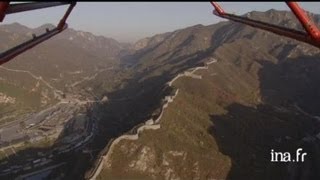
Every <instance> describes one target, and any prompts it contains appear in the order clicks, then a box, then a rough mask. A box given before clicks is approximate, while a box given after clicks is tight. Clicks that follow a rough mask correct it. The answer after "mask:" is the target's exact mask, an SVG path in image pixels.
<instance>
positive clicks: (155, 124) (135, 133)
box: [85, 58, 217, 180]
mask: <svg viewBox="0 0 320 180" xmlns="http://www.w3.org/2000/svg"><path fill="white" fill-rule="evenodd" d="M215 62H217V60H216V59H214V58H210V60H209V61H208V62H204V65H203V66H199V67H195V68H190V69H188V70H186V71H184V72H183V73H180V74H178V75H177V76H176V77H174V78H173V79H172V80H171V81H169V82H167V84H166V85H167V86H169V87H172V84H173V83H174V82H175V81H176V80H177V79H179V78H180V77H184V76H185V77H191V78H195V79H202V76H201V75H197V74H194V73H195V72H196V71H198V70H200V69H208V68H209V67H208V66H209V65H210V64H212V63H215ZM178 93H179V89H177V90H176V91H175V93H174V94H173V95H171V96H165V98H164V101H165V103H164V104H163V105H162V108H161V112H160V114H159V115H158V117H157V118H156V119H153V118H151V119H149V120H147V121H146V122H145V123H141V124H138V125H137V126H135V127H134V128H132V129H131V130H130V131H129V132H128V133H126V134H124V135H122V136H120V137H118V138H116V139H111V140H110V141H109V143H108V144H107V146H106V147H105V148H104V149H103V150H102V151H101V152H100V155H99V158H98V159H97V160H96V162H95V163H94V165H93V168H91V169H90V171H88V173H86V175H85V179H89V180H95V179H96V178H97V177H98V175H99V174H100V172H101V170H102V168H103V165H104V164H105V163H107V164H108V162H109V161H110V156H111V154H112V152H113V149H114V147H115V145H116V144H118V143H119V142H120V141H121V140H123V139H126V140H137V139H138V138H139V134H140V133H141V132H143V131H144V130H147V129H153V130H156V129H159V128H160V120H161V118H162V116H163V113H164V110H165V109H166V108H167V107H168V105H169V103H171V102H173V100H174V99H175V98H176V96H177V95H178Z"/></svg>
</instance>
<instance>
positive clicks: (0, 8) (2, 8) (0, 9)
mask: <svg viewBox="0 0 320 180" xmlns="http://www.w3.org/2000/svg"><path fill="white" fill-rule="evenodd" d="M9 4H10V1H2V2H0V22H2V21H3V19H4V17H5V16H6V12H7V10H8V7H9Z"/></svg>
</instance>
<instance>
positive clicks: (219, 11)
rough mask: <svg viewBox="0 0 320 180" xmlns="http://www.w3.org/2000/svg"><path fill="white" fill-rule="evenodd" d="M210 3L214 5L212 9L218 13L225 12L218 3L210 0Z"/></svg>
mask: <svg viewBox="0 0 320 180" xmlns="http://www.w3.org/2000/svg"><path fill="white" fill-rule="evenodd" d="M211 4H212V6H213V7H214V9H215V10H216V11H217V12H218V14H219V15H223V14H225V12H224V10H223V9H222V8H221V7H220V6H219V4H218V3H216V2H212V1H211Z"/></svg>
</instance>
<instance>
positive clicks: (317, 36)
mask: <svg viewBox="0 0 320 180" xmlns="http://www.w3.org/2000/svg"><path fill="white" fill-rule="evenodd" d="M211 4H212V6H213V7H214V8H215V10H214V11H213V13H214V14H215V15H217V16H219V17H222V18H226V19H230V20H232V21H236V22H240V23H243V24H246V25H249V26H252V27H256V28H259V29H263V30H266V31H270V32H272V33H275V34H278V35H281V36H286V37H289V38H292V39H296V40H298V41H302V42H305V43H308V44H311V45H313V46H315V47H318V48H320V32H319V30H318V28H317V27H316V26H315V25H314V24H312V21H311V20H309V18H308V17H307V15H306V14H305V12H304V11H303V10H302V9H301V8H300V7H299V6H298V5H297V3H292V2H289V3H288V6H289V4H290V6H291V7H292V8H291V7H290V6H289V7H290V8H291V9H292V11H293V12H294V13H295V15H296V16H297V18H298V19H299V21H300V22H301V24H302V25H303V27H304V28H305V29H306V31H307V33H305V32H302V31H298V30H294V29H289V28H286V27H281V26H276V25H273V24H269V23H265V22H261V21H257V20H253V19H249V18H246V17H241V16H236V15H233V14H229V13H226V12H225V11H224V10H223V9H222V8H221V7H220V6H219V5H218V3H216V2H211Z"/></svg>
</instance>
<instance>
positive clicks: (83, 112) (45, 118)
mask: <svg viewBox="0 0 320 180" xmlns="http://www.w3.org/2000/svg"><path fill="white" fill-rule="evenodd" d="M88 107H89V106H88V105H87V104H86V105H83V104H79V103H77V102H68V103H64V102H62V103H61V102H60V103H58V104H56V105H54V106H52V107H50V108H47V109H45V110H42V111H40V112H38V113H30V114H28V115H26V116H24V117H21V118H20V119H17V120H16V121H13V122H9V123H7V124H3V125H1V127H0V129H1V132H0V155H1V156H0V158H1V159H0V176H3V175H7V174H11V173H18V172H24V171H29V170H33V169H36V168H39V167H42V166H45V165H50V164H52V163H54V159H55V158H56V157H58V156H59V155H61V154H64V153H67V152H70V151H72V150H76V149H79V148H81V147H82V146H83V145H85V144H86V143H88V142H89V141H90V140H91V139H92V137H93V136H94V134H95V131H96V130H97V127H96V120H95V119H94V118H92V117H88V115H87V111H88ZM43 146H48V147H49V150H48V149H46V150H45V148H44V150H38V151H36V152H35V153H26V154H20V152H19V155H17V152H18V151H21V152H23V151H24V149H29V148H30V149H32V148H37V147H43ZM17 156H19V158H17ZM22 156H23V157H22ZM12 159H17V160H14V161H12Z"/></svg>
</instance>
